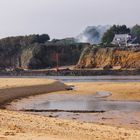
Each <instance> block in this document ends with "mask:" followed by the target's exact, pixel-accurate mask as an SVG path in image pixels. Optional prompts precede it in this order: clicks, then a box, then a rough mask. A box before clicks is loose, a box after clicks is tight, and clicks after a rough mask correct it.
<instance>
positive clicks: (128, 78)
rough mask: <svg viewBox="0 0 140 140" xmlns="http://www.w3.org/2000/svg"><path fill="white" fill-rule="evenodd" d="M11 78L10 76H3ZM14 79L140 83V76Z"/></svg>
mask: <svg viewBox="0 0 140 140" xmlns="http://www.w3.org/2000/svg"><path fill="white" fill-rule="evenodd" d="M3 77H6V78H9V76H3ZM11 77H13V78H46V79H55V80H60V81H62V82H140V75H136V76H112V75H110V76H109V75H107V76H11Z"/></svg>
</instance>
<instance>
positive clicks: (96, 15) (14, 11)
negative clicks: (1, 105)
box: [0, 0, 140, 38]
mask: <svg viewBox="0 0 140 140" xmlns="http://www.w3.org/2000/svg"><path fill="white" fill-rule="evenodd" d="M136 23H138V24H140V0H0V38H2V37H6V36H15V35H26V34H33V33H39V34H41V33H48V34H49V35H50V37H51V38H64V37H71V36H76V35H78V34H79V33H80V32H82V31H83V30H84V29H85V27H86V26H92V25H107V24H109V25H111V24H127V25H129V26H132V25H133V24H136Z"/></svg>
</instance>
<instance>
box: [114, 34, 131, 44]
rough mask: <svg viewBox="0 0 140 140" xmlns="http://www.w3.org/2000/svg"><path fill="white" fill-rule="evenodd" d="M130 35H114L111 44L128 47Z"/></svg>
mask: <svg viewBox="0 0 140 140" xmlns="http://www.w3.org/2000/svg"><path fill="white" fill-rule="evenodd" d="M131 38H132V37H131V35H129V34H116V35H115V36H114V39H113V41H112V44H114V45H119V46H122V45H123V46H128V42H129V40H131Z"/></svg>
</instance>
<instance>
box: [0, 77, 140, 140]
mask: <svg viewBox="0 0 140 140" xmlns="http://www.w3.org/2000/svg"><path fill="white" fill-rule="evenodd" d="M12 80H13V81H12ZM24 80H25V79H24ZM24 80H23V81H24ZM23 81H21V83H20V84H19V80H17V81H16V79H10V80H9V81H7V79H6V80H5V79H3V80H0V88H1V90H0V91H3V90H5V93H6V97H9V95H10V96H11V95H12V96H13V95H14V92H13V93H12V94H10V92H9V89H12V88H15V89H16V88H17V89H18V90H17V93H16V95H17V94H20V93H22V94H23V93H24V95H26V96H28V95H32V94H33V93H35V94H39V91H40V88H39V87H38V93H37V92H36V89H34V88H35V86H38V85H40V84H39V83H41V85H43V86H44V85H50V87H51V88H53V90H54V89H55V88H56V87H61V86H60V83H59V84H58V83H57V84H56V83H55V82H56V81H49V80H48V83H47V81H38V79H37V81H36V80H35V79H30V80H29V81H30V82H29V83H30V84H29V83H28V80H27V79H26V80H25V81H24V82H23ZM14 82H17V84H16V83H14ZM50 82H51V84H52V83H53V84H54V83H55V84H56V85H57V86H56V85H55V84H54V85H53V86H52V85H51V84H50ZM7 83H9V84H7ZM10 84H11V85H10ZM26 84H27V85H26ZM28 84H29V85H28ZM69 84H70V85H75V90H74V91H64V92H63V91H60V92H57V93H68V94H71V93H73V94H78V93H80V94H95V92H97V91H110V92H112V96H110V97H108V99H111V100H137V101H138V100H140V83H69ZM34 85H35V86H34ZM28 86H29V87H30V88H31V87H32V88H31V89H32V90H28V91H33V92H31V93H32V94H28V95H27V94H25V92H23V91H24V89H26V88H27V87H28ZM7 87H8V89H7ZM19 87H20V88H19ZM21 87H22V88H21ZM24 87H26V88H24ZM45 87H47V86H45ZM62 87H63V86H62ZM62 87H61V89H57V88H56V89H57V90H62ZM64 87H65V86H64ZM64 87H63V89H64ZM47 89H48V87H47V88H46V90H47ZM20 91H21V92H20ZM25 91H26V90H25ZM41 91H43V92H44V90H41ZM43 92H41V93H43ZM46 92H47V91H46ZM26 93H27V91H26ZM29 93H30V92H29ZM0 94H1V95H3V96H1V97H2V101H3V98H4V94H3V92H1V93H0ZM6 97H5V98H6ZM13 97H14V98H17V97H15V96H13ZM13 97H12V99H13ZM20 97H22V96H21V95H20ZM8 100H9V98H8ZM106 115H107V114H106ZM110 115H111V114H110ZM133 115H139V113H138V114H137V113H136V114H133ZM106 117H108V118H109V116H106ZM126 117H127V115H126ZM102 119H103V120H102V123H101V124H93V123H86V122H80V121H75V120H64V119H57V118H50V117H43V116H38V115H31V114H28V113H27V114H26V113H23V112H15V111H6V110H0V126H1V127H0V140H4V139H8V140H10V139H11V140H12V139H14V140H16V139H17V140H20V139H21V140H27V139H31V140H36V139H37V140H39V139H41V140H46V139H49V140H51V139H52V140H53V139H54V140H59V139H61V140H66V139H71V140H77V139H78V140H93V139H97V140H103V139H105V140H117V139H119V140H139V139H140V130H139V127H138V126H137V127H138V128H131V127H127V125H126V126H123V125H122V126H113V123H112V122H113V121H114V120H113V121H112V122H111V121H110V124H107V123H104V122H105V118H103V117H102ZM106 120H107V119H106ZM108 120H111V119H108ZM116 124H118V123H117V122H116ZM111 125H112V126H111Z"/></svg>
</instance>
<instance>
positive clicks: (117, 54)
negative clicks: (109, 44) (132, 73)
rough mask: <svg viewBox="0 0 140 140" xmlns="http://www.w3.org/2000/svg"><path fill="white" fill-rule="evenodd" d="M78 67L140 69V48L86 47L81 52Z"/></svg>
mask: <svg viewBox="0 0 140 140" xmlns="http://www.w3.org/2000/svg"><path fill="white" fill-rule="evenodd" d="M77 67H78V68H104V69H106V68H107V69H109V68H113V67H118V68H128V69H129V68H130V69H131V68H134V69H140V48H139V47H138V48H117V47H116V48H97V47H92V46H90V47H86V48H85V49H84V50H83V52H82V54H81V57H80V60H79V62H78V64H77Z"/></svg>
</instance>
